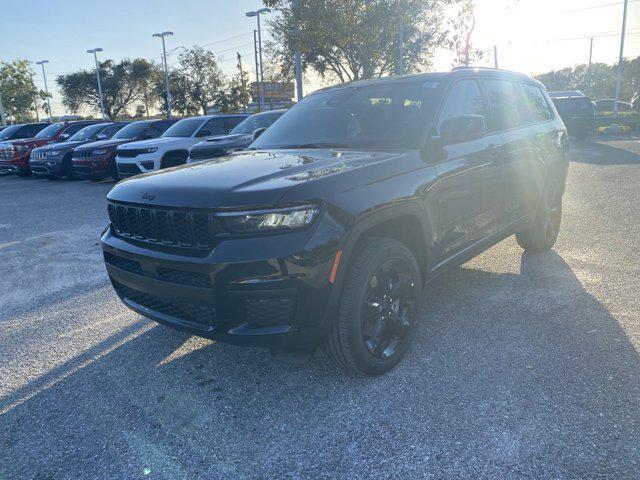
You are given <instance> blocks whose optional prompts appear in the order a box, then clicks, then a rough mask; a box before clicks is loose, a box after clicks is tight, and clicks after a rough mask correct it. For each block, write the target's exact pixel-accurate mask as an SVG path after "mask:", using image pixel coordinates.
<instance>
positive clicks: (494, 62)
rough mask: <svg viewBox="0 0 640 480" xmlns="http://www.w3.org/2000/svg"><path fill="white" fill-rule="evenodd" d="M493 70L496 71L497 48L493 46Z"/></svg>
mask: <svg viewBox="0 0 640 480" xmlns="http://www.w3.org/2000/svg"><path fill="white" fill-rule="evenodd" d="M493 68H495V69H496V70H497V69H498V46H497V45H494V46H493Z"/></svg>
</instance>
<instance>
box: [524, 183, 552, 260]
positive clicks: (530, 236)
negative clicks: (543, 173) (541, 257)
mask: <svg viewBox="0 0 640 480" xmlns="http://www.w3.org/2000/svg"><path fill="white" fill-rule="evenodd" d="M561 220H562V186H561V185H560V182H559V181H558V180H557V179H556V178H550V179H549V180H548V181H547V184H546V185H545V188H544V190H543V192H542V202H541V204H540V207H539V208H538V212H537V213H536V218H535V221H534V224H533V225H532V226H531V227H530V228H528V229H527V230H524V231H522V232H518V233H516V240H517V241H518V245H520V246H521V247H522V248H524V249H525V250H530V251H533V252H546V251H547V250H551V247H553V245H554V244H555V243H556V239H557V238H558V233H560V223H561Z"/></svg>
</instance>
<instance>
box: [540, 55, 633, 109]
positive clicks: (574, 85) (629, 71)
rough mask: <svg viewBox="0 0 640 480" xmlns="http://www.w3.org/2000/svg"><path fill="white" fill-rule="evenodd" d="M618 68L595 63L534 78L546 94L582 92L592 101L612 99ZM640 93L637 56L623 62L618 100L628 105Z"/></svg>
mask: <svg viewBox="0 0 640 480" xmlns="http://www.w3.org/2000/svg"><path fill="white" fill-rule="evenodd" d="M616 70H617V64H614V65H606V64H604V63H594V64H593V65H591V69H589V66H588V65H587V64H584V63H583V64H580V65H576V66H575V67H566V68H562V69H560V70H552V71H550V72H546V73H542V74H540V75H537V76H536V78H537V79H538V80H540V81H541V82H542V83H543V84H544V85H545V86H546V87H547V90H549V91H554V90H582V91H583V92H584V93H585V94H586V95H588V96H589V97H591V98H592V99H594V100H597V99H601V98H613V96H614V95H615V88H616V87H615V85H616ZM638 90H640V56H638V57H636V58H633V59H629V58H625V59H624V60H623V63H622V82H621V89H620V100H623V101H629V100H630V99H631V98H632V97H633V94H634V92H637V91H638Z"/></svg>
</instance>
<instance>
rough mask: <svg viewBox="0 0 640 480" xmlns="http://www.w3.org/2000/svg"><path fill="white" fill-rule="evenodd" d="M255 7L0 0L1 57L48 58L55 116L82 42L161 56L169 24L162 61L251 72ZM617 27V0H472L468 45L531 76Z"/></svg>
mask: <svg viewBox="0 0 640 480" xmlns="http://www.w3.org/2000/svg"><path fill="white" fill-rule="evenodd" d="M261 6H262V2H261V1H260V0H180V1H176V0H171V1H169V0H154V1H151V0H128V1H124V0H47V1H42V0H20V1H18V0H0V12H1V13H0V18H2V25H3V29H2V30H3V41H2V42H0V61H12V60H15V59H18V58H26V59H29V60H32V61H34V62H35V61H37V60H42V59H47V60H49V61H50V63H49V64H48V65H46V74H47V82H48V84H49V88H50V90H51V91H52V94H53V99H52V104H51V106H52V110H53V113H54V114H55V115H59V114H61V113H63V110H64V109H63V107H62V104H61V99H60V95H59V93H58V92H57V89H56V88H55V82H54V80H55V76H56V75H59V74H62V73H69V72H72V71H76V70H78V69H81V68H87V69H89V68H93V65H94V63H93V62H94V60H93V56H92V55H89V54H87V53H86V50H87V49H89V48H95V47H101V48H103V49H104V51H103V52H101V53H100V54H99V55H100V58H101V59H106V58H112V59H114V60H120V59H122V58H127V57H129V58H133V57H144V58H149V59H153V60H156V61H159V60H160V54H161V48H162V47H161V42H160V40H159V39H157V38H153V37H152V34H153V33H154V32H161V31H165V30H172V31H173V32H174V36H173V37H168V38H167V50H168V51H171V50H173V49H176V48H177V49H176V51H175V52H174V53H172V54H171V55H170V56H169V60H168V63H169V65H172V64H173V63H176V61H177V57H178V53H180V48H179V47H181V46H182V47H187V48H188V47H191V46H193V45H195V44H197V45H201V46H203V47H205V48H207V49H209V50H211V51H213V52H214V53H215V54H216V55H217V56H218V59H219V62H220V65H221V67H222V68H223V70H224V71H225V72H226V73H233V70H234V68H236V52H240V53H241V54H242V55H243V57H244V61H245V62H246V65H245V66H246V67H247V68H251V71H252V72H253V71H254V63H253V44H252V42H253V33H252V32H253V29H254V28H255V18H247V17H245V15H244V13H245V12H246V11H249V10H255V9H257V8H260V7H261ZM621 26H622V0H477V7H476V28H475V31H474V35H473V43H474V46H475V47H477V48H482V49H483V50H486V51H487V54H486V55H485V58H484V60H483V61H481V62H479V64H481V65H482V64H484V65H493V53H492V49H493V45H496V46H497V50H498V63H499V67H500V68H505V69H509V70H515V71H519V72H523V73H526V74H536V73H542V72H545V71H548V70H551V69H558V68H562V67H565V66H572V65H576V64H579V63H586V62H587V61H588V57H589V38H590V37H591V36H593V37H594V46H593V61H594V62H605V63H609V64H611V63H614V62H616V61H617V58H618V50H619V46H620V30H621ZM265 30H267V29H265ZM268 37H269V34H268V31H266V32H265V34H264V38H268ZM638 55H640V0H629V10H628V19H627V36H626V42H625V56H628V57H632V56H638ZM452 59H453V55H452V54H451V52H447V51H443V50H439V51H437V52H436V55H435V58H434V65H433V69H434V70H449V69H450V68H451V66H452ZM35 67H38V66H36V65H34V69H35ZM35 71H36V76H35V77H34V80H35V82H36V85H37V86H38V87H40V88H44V81H43V78H42V72H41V71H40V69H39V67H38V69H37V70H35ZM318 86H319V82H318V81H317V79H316V78H314V77H313V76H308V77H307V78H306V79H305V90H306V91H310V90H313V89H315V88H317V87H318Z"/></svg>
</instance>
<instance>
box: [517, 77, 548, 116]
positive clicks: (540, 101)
mask: <svg viewBox="0 0 640 480" xmlns="http://www.w3.org/2000/svg"><path fill="white" fill-rule="evenodd" d="M521 86H522V90H523V91H524V96H525V111H526V114H527V120H528V121H529V122H544V121H546V120H551V119H552V118H553V113H552V112H551V109H550V108H549V104H548V103H547V99H546V98H545V97H544V94H543V93H542V90H540V87H538V86H537V85H531V84H530V83H524V84H522V85H521Z"/></svg>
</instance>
